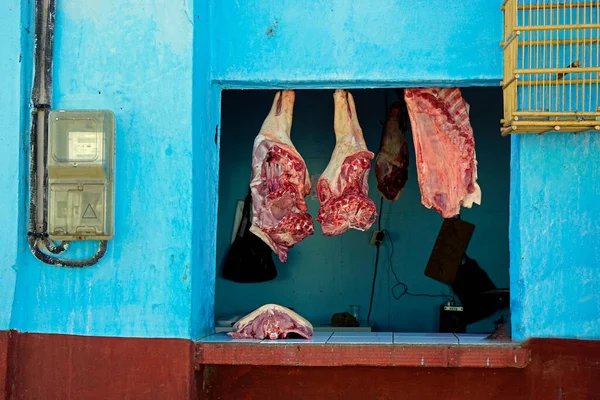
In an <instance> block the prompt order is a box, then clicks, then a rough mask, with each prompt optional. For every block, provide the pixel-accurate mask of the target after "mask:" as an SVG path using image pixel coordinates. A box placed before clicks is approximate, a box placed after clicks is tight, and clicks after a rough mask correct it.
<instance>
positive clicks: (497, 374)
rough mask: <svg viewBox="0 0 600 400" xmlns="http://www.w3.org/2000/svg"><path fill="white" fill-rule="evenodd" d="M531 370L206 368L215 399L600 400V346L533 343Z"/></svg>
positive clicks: (204, 382)
mask: <svg viewBox="0 0 600 400" xmlns="http://www.w3.org/2000/svg"><path fill="white" fill-rule="evenodd" d="M526 347H528V348H529V350H530V353H531V361H530V363H529V365H527V367H525V368H521V369H519V368H463V367H458V368H448V367H444V368H428V367H364V366H363V367H349V366H346V367H330V368H327V367H293V366H285V367H282V366H273V365H270V366H267V365H263V366H249V365H204V366H202V367H201V369H200V372H199V374H200V376H199V378H198V380H197V382H198V384H199V387H198V393H199V394H200V397H201V398H207V399H242V398H243V399H261V400H264V399H270V398H285V399H286V400H287V399H338V398H343V399H361V400H365V399H419V400H427V399H432V400H440V399H444V400H454V399H456V400H459V399H460V400H464V399H467V400H477V399H486V400H493V399H499V400H500V399H502V400H510V399H540V400H555V399H557V400H558V399H560V400H593V399H600V342H599V341H594V342H589V341H588V342H586V341H576V340H532V341H530V342H529V343H527V344H526Z"/></svg>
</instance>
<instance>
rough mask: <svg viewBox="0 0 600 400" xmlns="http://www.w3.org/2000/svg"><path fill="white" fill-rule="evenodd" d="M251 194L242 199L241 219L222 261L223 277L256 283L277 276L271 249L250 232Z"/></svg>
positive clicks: (240, 281)
mask: <svg viewBox="0 0 600 400" xmlns="http://www.w3.org/2000/svg"><path fill="white" fill-rule="evenodd" d="M251 206H252V196H251V194H250V193H248V196H246V199H245V200H244V210H243V212H242V219H241V221H240V226H239V227H238V230H237V233H236V236H235V239H234V241H233V243H232V244H231V247H229V250H228V252H227V256H226V257H225V261H224V262H223V271H222V272H223V278H225V279H227V280H230V281H233V282H238V283H258V282H266V281H270V280H273V279H275V278H276V277H277V268H275V263H274V262H273V256H272V255H273V251H272V250H271V248H270V247H269V245H267V244H266V243H265V242H263V241H262V239H260V238H259V237H258V236H256V235H255V234H253V233H252V232H250V226H251V225H252V221H251V218H250V210H251Z"/></svg>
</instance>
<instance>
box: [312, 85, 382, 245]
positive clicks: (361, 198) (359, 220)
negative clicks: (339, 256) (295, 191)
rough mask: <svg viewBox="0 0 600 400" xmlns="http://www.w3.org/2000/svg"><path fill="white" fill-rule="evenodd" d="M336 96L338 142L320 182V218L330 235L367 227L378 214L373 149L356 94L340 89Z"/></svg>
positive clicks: (335, 124) (318, 188)
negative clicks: (372, 179)
mask: <svg viewBox="0 0 600 400" xmlns="http://www.w3.org/2000/svg"><path fill="white" fill-rule="evenodd" d="M333 99H334V104H335V115H334V130H335V138H336V145H335V149H334V150H333V154H332V156H331V160H330V161H329V165H328V166H327V168H326V169H325V171H324V172H323V174H322V175H321V177H320V178H319V181H318V182H317V196H318V198H319V201H320V203H321V207H320V209H319V216H318V217H317V221H319V222H320V223H321V229H322V231H323V234H324V235H327V236H336V235H340V234H342V233H344V232H345V231H347V230H348V229H350V228H353V229H358V230H361V231H364V230H367V229H369V228H370V227H371V225H372V224H373V222H375V217H376V216H377V214H376V212H375V203H374V202H373V200H371V199H370V198H369V196H368V192H369V185H368V183H367V179H368V177H369V170H370V169H371V160H372V159H373V153H372V152H370V151H369V150H368V149H367V146H366V144H365V140H364V138H363V133H362V130H361V128H360V125H359V124H358V118H357V116H356V107H355V105H354V98H353V97H352V94H350V93H349V92H348V91H346V90H336V91H335V93H334V95H333Z"/></svg>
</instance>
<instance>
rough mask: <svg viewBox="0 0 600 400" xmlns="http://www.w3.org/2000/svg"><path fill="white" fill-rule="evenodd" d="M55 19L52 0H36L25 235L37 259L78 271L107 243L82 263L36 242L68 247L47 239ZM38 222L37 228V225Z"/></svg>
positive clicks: (93, 261)
mask: <svg viewBox="0 0 600 400" xmlns="http://www.w3.org/2000/svg"><path fill="white" fill-rule="evenodd" d="M55 16H56V0H36V2H35V36H34V67H35V71H34V77H33V87H32V89H31V103H32V107H33V109H32V112H31V132H30V136H29V232H28V233H27V235H28V240H27V242H28V244H29V249H30V250H31V253H32V254H33V255H34V257H35V258H37V259H38V260H40V261H42V262H44V263H46V264H50V265H55V266H61V267H71V268H82V267H89V266H91V265H94V264H96V263H97V262H98V261H99V260H100V259H101V258H102V257H103V256H104V254H106V248H107V245H108V242H107V241H106V240H101V241H100V243H99V245H98V250H97V251H96V254H94V255H93V256H92V257H89V258H86V259H84V260H68V259H62V258H58V257H54V256H52V255H50V254H47V253H45V252H43V251H42V250H41V249H40V242H41V243H42V246H43V248H44V249H45V250H47V251H48V252H50V253H52V254H61V253H63V252H64V251H65V250H67V249H68V247H69V242H68V241H65V242H62V243H61V244H59V245H56V244H55V243H54V242H53V241H52V240H51V239H50V237H49V236H48V233H47V231H48V224H47V221H46V218H45V216H46V215H47V214H48V196H47V189H46V188H47V185H48V168H46V165H47V156H48V113H49V111H50V106H51V100H52V56H53V47H54V20H55ZM39 135H42V136H43V143H44V145H43V148H42V149H39V148H38V139H40V136H39ZM38 151H42V152H43V160H44V165H43V171H44V173H43V177H41V178H42V179H43V183H44V185H43V192H42V193H41V195H42V196H41V197H42V204H38V203H39V199H38V195H39V194H40V193H38V187H37V185H38V183H39V182H38V179H39V178H40V177H39V176H38V166H39V165H38V155H39V154H38ZM38 207H42V210H43V213H40V215H41V216H43V218H41V220H40V221H38V215H37V213H38V211H40V210H38ZM38 223H40V226H38Z"/></svg>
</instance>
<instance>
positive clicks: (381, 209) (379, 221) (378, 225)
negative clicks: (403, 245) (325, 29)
mask: <svg viewBox="0 0 600 400" xmlns="http://www.w3.org/2000/svg"><path fill="white" fill-rule="evenodd" d="M382 214H383V196H381V200H380V201H379V216H378V217H377V230H378V231H381V215H382ZM375 246H376V247H377V250H376V251H375V267H374V268H373V284H372V286H371V300H369V313H368V314H367V325H371V311H373V297H374V296H375V282H376V281H377V267H378V266H379V250H380V248H381V243H380V242H376V243H375Z"/></svg>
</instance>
